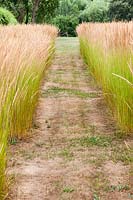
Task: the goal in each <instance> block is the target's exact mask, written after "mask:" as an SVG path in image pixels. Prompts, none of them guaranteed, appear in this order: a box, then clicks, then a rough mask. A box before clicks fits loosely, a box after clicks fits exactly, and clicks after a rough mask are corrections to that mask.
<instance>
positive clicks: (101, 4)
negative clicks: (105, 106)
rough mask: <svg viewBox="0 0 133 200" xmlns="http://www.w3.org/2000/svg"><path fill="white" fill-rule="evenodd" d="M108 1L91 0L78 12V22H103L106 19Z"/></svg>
mask: <svg viewBox="0 0 133 200" xmlns="http://www.w3.org/2000/svg"><path fill="white" fill-rule="evenodd" d="M108 7H109V2H108V1H105V0H100V1H99V0H93V1H92V2H90V4H89V5H88V6H87V7H86V8H85V10H84V11H83V12H82V13H81V14H80V22H83V21H86V22H105V21H108Z"/></svg>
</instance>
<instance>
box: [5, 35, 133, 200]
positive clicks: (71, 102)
mask: <svg viewBox="0 0 133 200" xmlns="http://www.w3.org/2000/svg"><path fill="white" fill-rule="evenodd" d="M56 48H57V51H56V56H55V60H54V63H53V65H52V66H51V67H50V68H49V69H48V70H47V73H46V78H45V80H44V84H43V86H42V90H41V97H40V103H39V106H38V110H37V114H36V119H35V122H34V127H33V129H32V136H31V137H30V138H27V139H26V141H22V142H21V141H18V143H16V144H14V143H13V144H14V145H12V146H11V150H10V153H9V158H10V160H9V170H8V171H9V173H10V174H12V175H13V177H14V179H13V187H12V191H11V199H12V200H24V199H25V200H75V199H76V200H109V199H110V200H128V199H130V198H132V193H131V171H130V162H131V156H130V146H131V142H130V138H128V137H125V138H124V137H123V136H122V134H121V133H120V132H119V130H118V129H117V128H116V127H115V125H114V122H113V120H112V118H111V115H110V113H109V111H108V109H107V108H106V106H105V105H106V104H105V102H104V100H103V96H102V94H101V91H100V90H99V89H98V87H97V86H96V84H95V82H94V80H93V78H92V77H91V75H90V74H89V72H88V70H87V67H86V66H85V65H84V64H83V61H82V60H81V58H80V55H79V42H78V39H77V38H68V39H67V38H60V39H58V40H57V45H56ZM27 109H28V108H27Z"/></svg>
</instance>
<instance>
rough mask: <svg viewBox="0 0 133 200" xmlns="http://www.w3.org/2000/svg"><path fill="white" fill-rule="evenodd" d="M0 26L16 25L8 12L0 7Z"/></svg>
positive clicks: (12, 16) (15, 21)
mask: <svg viewBox="0 0 133 200" xmlns="http://www.w3.org/2000/svg"><path fill="white" fill-rule="evenodd" d="M0 24H3V25H8V24H17V20H16V19H15V17H14V15H13V14H12V13H11V12H10V11H8V10H6V9H4V8H1V7H0Z"/></svg>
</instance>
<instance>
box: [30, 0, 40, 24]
mask: <svg viewBox="0 0 133 200" xmlns="http://www.w3.org/2000/svg"><path fill="white" fill-rule="evenodd" d="M39 3H40V0H34V4H33V10H32V23H33V24H34V23H35V19H36V12H37V10H38V6H39Z"/></svg>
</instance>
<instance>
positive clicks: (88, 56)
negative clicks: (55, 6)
mask: <svg viewBox="0 0 133 200" xmlns="http://www.w3.org/2000/svg"><path fill="white" fill-rule="evenodd" d="M132 29H133V23H132V22H129V23H104V24H100V23H96V24H87V23H86V24H82V25H80V26H79V27H78V28H77V32H78V35H79V38H80V49H81V54H82V56H83V58H84V60H85V62H86V63H87V65H88V66H89V69H90V70H91V72H92V74H93V75H94V77H95V78H96V80H97V81H98V83H99V84H100V85H101V86H102V89H103V93H104V96H105V99H106V101H107V103H108V105H109V107H110V108H111V110H112V113H113V115H114V118H115V119H116V120H117V122H118V124H119V126H120V127H121V129H122V130H124V131H125V132H128V133H132V132H133V68H132V65H133V48H132V39H131V38H132Z"/></svg>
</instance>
